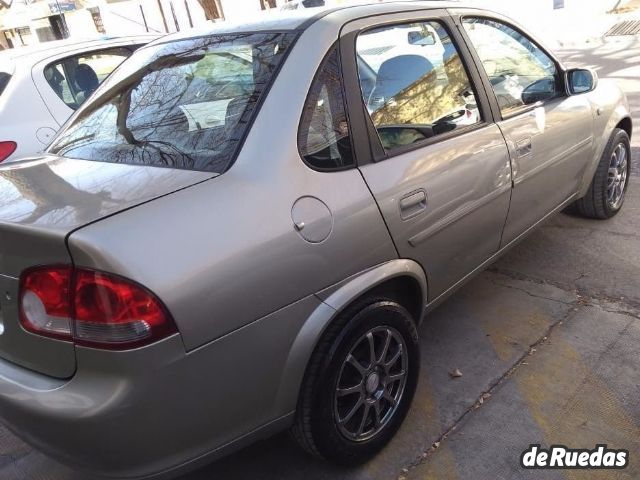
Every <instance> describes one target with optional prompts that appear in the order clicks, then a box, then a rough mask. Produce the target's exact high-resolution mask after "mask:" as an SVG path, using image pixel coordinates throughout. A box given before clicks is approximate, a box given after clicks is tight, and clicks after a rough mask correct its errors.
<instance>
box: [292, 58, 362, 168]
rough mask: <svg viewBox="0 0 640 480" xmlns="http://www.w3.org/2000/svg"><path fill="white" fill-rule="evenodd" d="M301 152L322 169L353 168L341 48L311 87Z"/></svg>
mask: <svg viewBox="0 0 640 480" xmlns="http://www.w3.org/2000/svg"><path fill="white" fill-rule="evenodd" d="M298 149H299V150H300V155H302V158H304V160H305V161H306V162H307V163H308V164H309V165H310V166H311V167H313V168H315V169H318V170H341V169H344V168H348V167H351V166H353V163H354V162H353V155H352V150H351V139H350V137H349V125H348V123H347V114H346V111H345V106H344V97H343V93H342V77H341V75H340V59H339V55H338V50H337V48H334V49H333V50H332V51H331V52H330V53H329V54H328V55H327V56H326V57H325V59H324V61H323V62H322V64H321V65H320V68H319V69H318V73H317V74H316V78H315V79H314V81H313V84H312V85H311V89H310V91H309V95H308V97H307V101H306V102H305V106H304V112H303V114H302V121H301V123H300V129H299V131H298Z"/></svg>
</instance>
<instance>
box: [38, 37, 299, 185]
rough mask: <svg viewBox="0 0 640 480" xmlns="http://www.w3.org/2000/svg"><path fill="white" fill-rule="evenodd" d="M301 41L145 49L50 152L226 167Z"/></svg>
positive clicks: (201, 41)
mask: <svg viewBox="0 0 640 480" xmlns="http://www.w3.org/2000/svg"><path fill="white" fill-rule="evenodd" d="M293 39H294V34H292V33H266V32H265V33H249V34H233V35H217V36H210V37H206V38H198V39H190V40H181V41H175V42H170V43H164V44H158V45H152V46H149V47H145V48H142V49H140V50H138V51H137V52H136V53H134V54H133V55H132V56H131V57H130V58H129V60H127V61H125V62H124V63H123V64H122V66H121V67H119V68H118V69H116V70H115V71H114V73H113V74H112V75H111V76H110V77H108V78H107V80H105V82H104V83H103V84H102V85H101V86H100V87H99V88H98V90H97V92H96V94H95V96H94V97H93V100H92V101H91V102H89V103H88V104H87V105H85V106H84V107H83V108H81V109H80V111H79V113H78V115H77V116H76V117H75V118H74V119H73V120H72V121H71V123H70V124H69V125H68V126H67V128H66V129H64V131H63V132H62V133H61V134H60V135H59V136H58V138H57V139H56V140H55V141H54V143H53V144H52V146H51V147H50V148H49V152H51V153H54V154H57V155H62V156H65V157H69V158H77V159H83V160H95V161H100V162H115V163H127V164H138V165H139V164H142V165H153V166H160V167H171V168H182V169H189V170H201V171H211V172H216V173H222V172H224V171H225V170H226V169H227V168H228V167H229V166H230V164H231V163H232V162H233V159H234V157H235V154H236V151H237V149H238V147H239V144H240V142H241V141H242V139H243V138H244V134H245V131H246V130H247V129H248V128H249V126H250V124H251V121H252V118H253V116H254V113H255V111H256V110H257V106H258V104H259V102H260V99H261V97H262V96H263V95H264V94H265V91H266V89H267V87H268V85H269V84H270V83H271V82H272V81H273V77H274V76H275V73H276V71H277V69H278V66H279V65H280V63H281V62H282V61H283V58H284V56H285V55H286V53H287V50H288V48H289V46H290V45H291V43H292V41H293Z"/></svg>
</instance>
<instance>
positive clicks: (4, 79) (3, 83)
mask: <svg viewBox="0 0 640 480" xmlns="http://www.w3.org/2000/svg"><path fill="white" fill-rule="evenodd" d="M9 80H11V75H10V74H8V73H7V72H0V95H2V92H4V89H5V88H7V85H8V84H9Z"/></svg>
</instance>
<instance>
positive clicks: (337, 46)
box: [296, 40, 358, 172]
mask: <svg viewBox="0 0 640 480" xmlns="http://www.w3.org/2000/svg"><path fill="white" fill-rule="evenodd" d="M340 50H341V49H340V43H339V41H337V40H336V41H335V42H334V43H333V44H332V45H331V46H330V47H329V49H328V50H327V52H326V53H325V54H324V56H323V57H322V60H321V61H320V63H319V64H318V67H317V68H316V72H315V73H314V74H313V80H311V84H310V85H309V89H308V91H307V95H306V96H305V98H304V103H303V104H302V112H301V114H300V119H299V120H298V130H297V132H296V149H297V151H298V156H299V157H300V159H301V160H302V162H303V163H304V164H305V165H306V166H307V167H309V168H310V169H312V170H315V171H317V172H344V171H345V170H352V169H354V168H357V166H358V162H357V159H356V152H355V145H354V140H353V131H352V129H351V119H350V118H349V109H348V108H347V107H348V104H347V100H346V98H347V92H346V89H345V81H344V73H343V68H342V52H341V51H340ZM334 51H335V53H336V55H337V57H338V74H339V78H340V90H341V92H342V101H343V102H344V113H345V117H346V119H347V130H348V132H349V143H350V144H351V157H352V163H351V164H350V165H344V166H342V167H335V168H322V167H317V166H315V165H312V164H311V163H309V162H308V161H307V159H306V158H305V156H304V155H303V154H302V151H301V149H300V141H299V140H300V132H301V130H302V128H303V126H304V116H305V111H306V106H307V103H308V102H309V98H310V97H311V89H312V88H313V87H314V86H315V83H316V80H318V78H319V77H320V75H322V69H321V67H322V66H324V64H325V62H326V61H327V59H328V58H329V57H330V56H331V55H332V54H333V53H334Z"/></svg>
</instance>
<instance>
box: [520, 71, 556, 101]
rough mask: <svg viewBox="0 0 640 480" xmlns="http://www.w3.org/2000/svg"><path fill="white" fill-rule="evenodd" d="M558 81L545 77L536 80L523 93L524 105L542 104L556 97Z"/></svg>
mask: <svg viewBox="0 0 640 480" xmlns="http://www.w3.org/2000/svg"><path fill="white" fill-rule="evenodd" d="M555 94H556V79H555V78H553V77H545V78H541V79H540V80H536V81H535V82H533V83H532V84H531V85H529V86H527V87H526V88H525V89H524V90H523V91H522V103H524V104H525V105H531V104H532V103H536V102H541V101H542V100H546V99H548V98H551V97H553V96H555Z"/></svg>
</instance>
